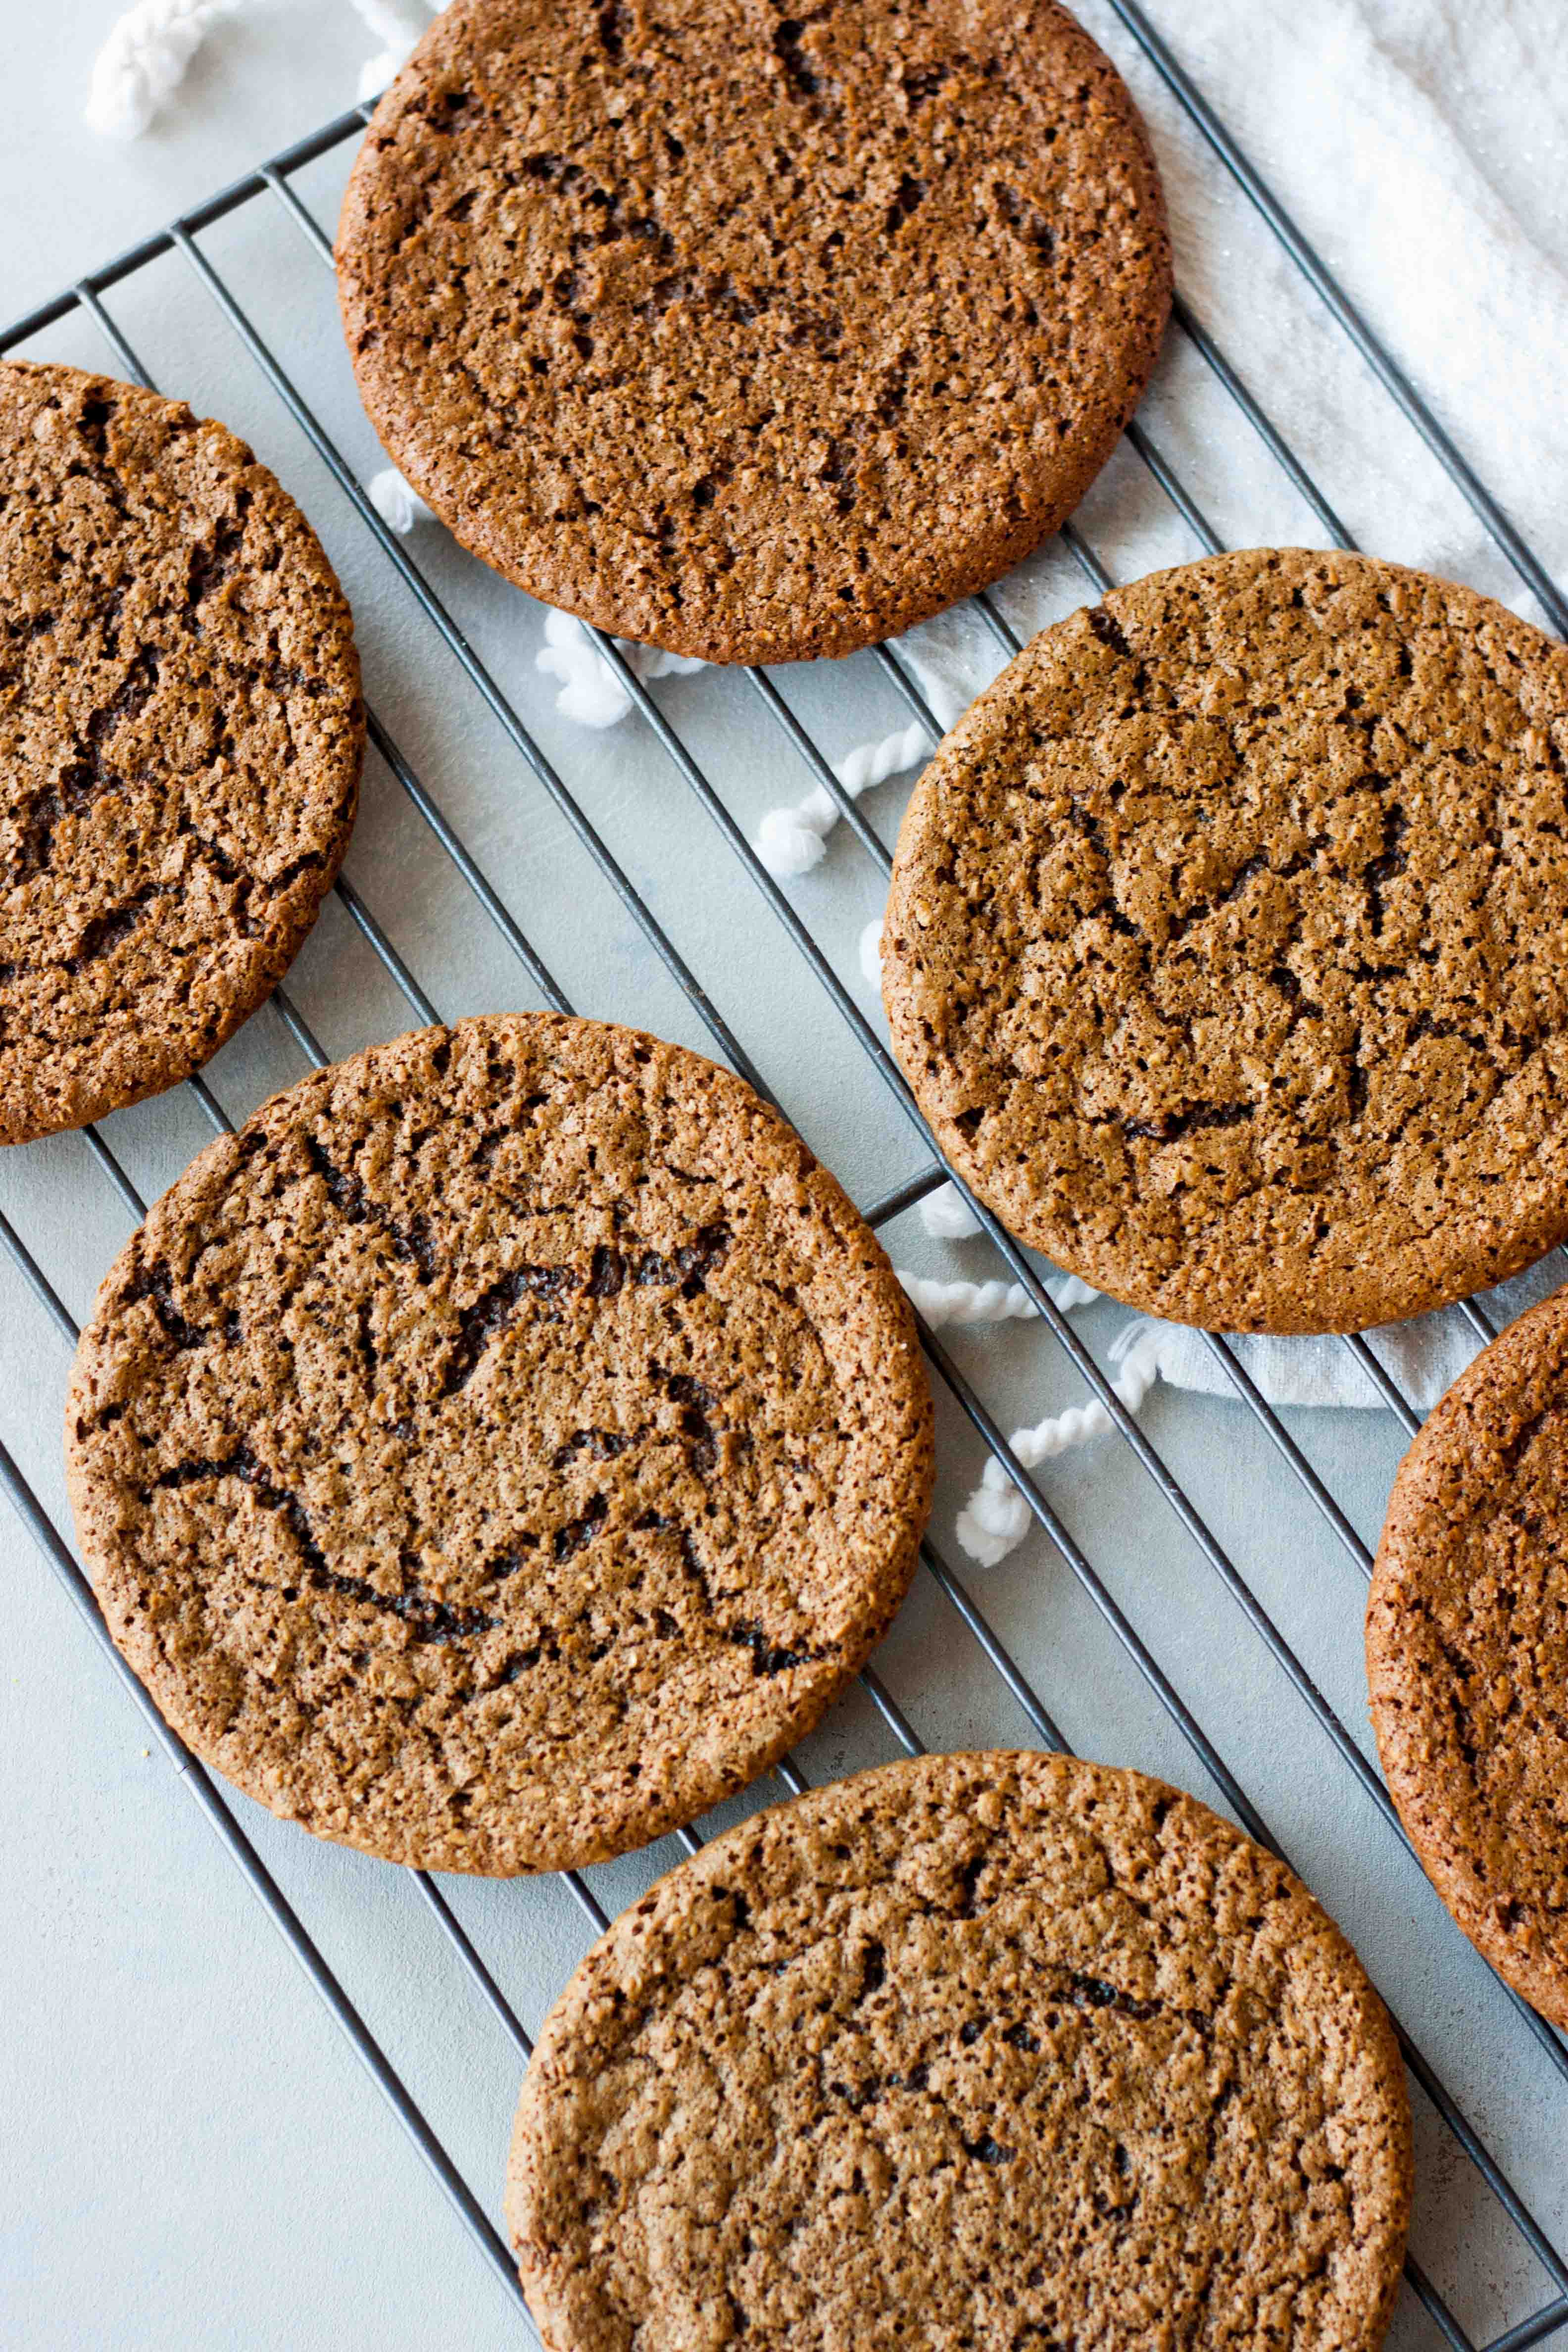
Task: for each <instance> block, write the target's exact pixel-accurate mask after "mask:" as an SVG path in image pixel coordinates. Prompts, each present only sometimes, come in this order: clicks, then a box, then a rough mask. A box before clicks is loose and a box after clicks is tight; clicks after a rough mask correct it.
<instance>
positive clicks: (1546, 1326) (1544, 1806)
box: [1366, 1290, 1568, 2029]
mask: <svg viewBox="0 0 1568 2352" xmlns="http://www.w3.org/2000/svg"><path fill="white" fill-rule="evenodd" d="M1366 1664H1367V1678H1368V1681H1369V1684H1370V1685H1371V1691H1372V1719H1373V1727H1374V1728H1375V1730H1376V1733H1377V1746H1378V1753H1379V1755H1380V1756H1381V1758H1382V1759H1383V1769H1384V1777H1385V1779H1386V1780H1387V1782H1388V1786H1389V1790H1390V1792H1391V1794H1392V1795H1393V1798H1394V1803H1395V1804H1396V1805H1397V1806H1398V1808H1399V1812H1400V1818H1401V1819H1402V1821H1403V1822H1404V1823H1405V1828H1406V1829H1407V1830H1408V1832H1410V1839H1411V1843H1412V1844H1413V1845H1414V1846H1415V1851H1416V1853H1418V1854H1419V1855H1420V1857H1421V1861H1422V1864H1423V1865H1424V1866H1425V1868H1426V1874H1427V1875H1428V1877H1429V1878H1430V1879H1431V1881H1432V1883H1433V1885H1435V1886H1436V1889H1437V1892H1438V1894H1439V1895H1441V1896H1442V1898H1443V1900H1444V1902H1445V1903H1446V1904H1447V1906H1448V1908H1449V1910H1450V1911H1451V1912H1452V1913H1453V1915H1454V1917H1455V1919H1456V1920H1457V1921H1458V1925H1459V1926H1460V1927H1462V1928H1463V1930H1464V1932H1465V1934H1466V1935H1467V1936H1468V1937H1469V1939H1470V1941H1471V1943H1472V1944H1474V1945H1475V1947H1476V1948H1477V1949H1478V1951H1479V1952H1482V1953H1484V1955H1485V1956H1486V1958H1488V1959H1489V1961H1490V1962H1491V1964H1492V1966H1493V1968H1494V1969H1497V1971H1498V1973H1499V1974H1500V1976H1501V1977H1503V1978H1504V1979H1506V1980H1507V1981H1508V1983H1510V1985H1512V1986H1513V1988H1514V1990H1515V1991H1516V1992H1520V1993H1522V1994H1523V1996H1524V1998H1525V2000H1528V2001H1531V2003H1533V2005H1534V2007H1535V2008H1537V2009H1538V2010H1540V2011H1541V2013H1542V2016H1543V2017H1548V2018H1550V2019H1551V2020H1552V2023H1553V2024H1554V2025H1558V2026H1562V2027H1563V2028H1565V2029H1568V1290H1560V1291H1558V1292H1557V1293H1556V1294H1555V1296H1554V1297H1551V1298H1548V1299H1546V1300H1545V1301H1544V1302H1543V1303H1542V1305H1541V1306H1540V1307H1532V1308H1531V1311H1530V1313H1529V1314H1528V1315H1521V1317H1520V1318H1519V1320H1518V1322H1517V1323H1512V1324H1510V1326H1509V1328H1508V1329H1507V1330H1506V1331H1504V1332H1503V1334H1502V1336H1501V1337H1500V1339H1494V1340H1493V1342H1492V1344H1491V1346H1490V1347H1489V1348H1486V1349H1483V1350H1482V1352H1481V1354H1480V1355H1479V1356H1478V1357H1477V1359H1476V1360H1475V1362H1474V1363H1473V1364H1471V1365H1470V1367H1469V1369H1468V1370H1467V1371H1465V1372H1462V1373H1461V1374H1460V1376H1459V1378H1458V1380H1457V1381H1455V1383H1454V1385H1453V1387H1452V1388H1451V1389H1450V1390H1449V1391H1448V1392H1447V1395H1446V1396H1445V1397H1444V1398H1443V1400H1442V1402H1441V1403H1440V1404H1439V1405H1438V1406H1437V1407H1436V1410H1435V1411H1434V1412H1432V1413H1431V1414H1430V1415H1429V1416H1428V1418H1427V1420H1426V1423H1425V1424H1424V1426H1423V1427H1422V1429H1421V1432H1420V1433H1419V1435H1418V1436H1417V1437H1416V1440H1415V1444H1413V1445H1412V1447H1411V1449H1410V1451H1409V1453H1408V1454H1406V1455H1405V1460H1404V1461H1403V1463H1402V1464H1401V1465H1400V1468H1399V1475H1398V1476H1397V1477H1396V1478H1395V1479H1394V1492H1393V1494H1392V1495H1391V1496H1390V1497H1389V1504H1388V1517H1387V1521H1386V1524H1385V1525H1384V1530H1383V1540H1382V1542H1381V1543H1380V1544H1379V1546H1378V1550H1377V1568H1376V1572H1375V1574H1374V1575H1373V1585H1372V1599H1371V1601H1370V1603H1369V1604H1368V1608H1367V1618H1366Z"/></svg>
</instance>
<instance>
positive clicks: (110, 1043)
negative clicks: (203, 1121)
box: [0, 363, 364, 1143]
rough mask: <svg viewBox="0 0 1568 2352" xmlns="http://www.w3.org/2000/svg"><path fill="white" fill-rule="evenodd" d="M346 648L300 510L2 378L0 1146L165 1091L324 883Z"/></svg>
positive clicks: (337, 598) (218, 440) (169, 426)
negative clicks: (163, 1088) (164, 1088)
mask: <svg viewBox="0 0 1568 2352" xmlns="http://www.w3.org/2000/svg"><path fill="white" fill-rule="evenodd" d="M359 682H360V681H359V661H358V657H357V656H356V655H355V652H354V645H353V624H352V622H351V620H350V617H349V610H348V606H347V605H346V604H344V602H343V599H342V593H340V591H339V588H338V584H337V582H336V580H335V579H334V578H333V576H332V572H331V566H330V565H329V563H328V562H327V559H326V557H325V556H324V555H323V554H322V552H321V547H320V545H319V543H318V541H317V540H316V536H315V533H314V532H313V531H312V530H311V529H310V525H309V523H307V522H306V520H305V519H304V517H303V515H301V514H300V510H299V509H298V507H296V506H295V504H294V502H293V500H292V499H290V498H289V497H288V496H287V494H286V493H285V492H284V491H283V490H281V489H280V488H279V486H278V484H277V482H276V481H275V480H274V479H273V478H272V476H271V475H270V474H269V473H268V470H267V468H266V467H264V466H259V465H258V464H257V462H256V459H255V458H254V457H252V455H251V453H250V451H249V450H248V449H247V447H246V446H245V445H244V444H243V442H240V441H237V440H236V438H235V436H234V435H233V434H232V433H230V432H228V431H227V430H226V428H225V427H224V426H223V425H214V424H204V423H202V422H201V421H199V420H198V419H197V418H196V417H195V416H193V415H192V414H191V412H190V410H189V409H188V408H186V407H184V406H183V405H182V404H180V403H178V402H176V401H168V400H161V399H159V398H158V397H157V396H156V395H155V394H153V393H150V392H144V391H142V390H140V389H138V387H137V386H135V385H133V384H127V383H115V382H114V381H113V380H112V379H111V378H110V377H108V376H100V375H84V374H80V373H78V371H77V370H76V369H74V368H63V367H28V366H22V365H18V364H14V363H12V364H5V365H0V1142H3V1143H20V1142H26V1141H27V1140H28V1139H31V1138H33V1137H36V1136H40V1135H47V1134H48V1133H50V1132H52V1131H53V1130H54V1129H58V1128H62V1127H79V1126H81V1125H82V1124H83V1123H84V1122H85V1121H86V1120H88V1119H91V1118H98V1117H100V1115H101V1114H102V1113H103V1112H105V1111H110V1110H114V1109H116V1108H120V1107H121V1105H123V1104H126V1103H132V1102H136V1101H139V1100H140V1099H141V1097H142V1096H144V1095H149V1094H155V1093H157V1092H158V1091H159V1089H160V1088H162V1087H169V1086H173V1085H174V1084H175V1082H176V1081H177V1080H179V1079H181V1078H184V1077H188V1076H189V1075H190V1073H191V1072H192V1071H193V1070H195V1069H197V1068H199V1067H200V1066H201V1064H202V1063H204V1062H205V1061H206V1060H207V1059H208V1057H209V1056H210V1055H212V1054H214V1053H216V1050H217V1048H218V1046H219V1045H222V1044H223V1042H224V1040H225V1038H226V1037H227V1036H229V1035H230V1034H232V1032H233V1031H234V1030H235V1029H237V1027H238V1025H239V1024H240V1023H241V1022H242V1021H243V1020H244V1019H245V1017H246V1015H247V1013H250V1012H252V1011H253V1010H254V1008H255V1007H256V1006H257V1005H258V1003H260V1002H261V1000H262V998H263V997H264V996H266V995H267V994H268V992H269V990H271V989H272V988H273V987H274V986H275V985H276V983H277V982H278V981H279V980H280V979H281V977H282V975H283V973H284V972H285V971H287V970H288V968H289V961H290V960H291V959H292V957H293V955H294V953H295V951H296V950H297V949H298V947H299V945H300V940H302V939H303V938H304V936H305V934H306V932H307V931H308V930H309V929H310V925H311V923H312V922H313V921H314V920H315V917H316V910H317V908H318V907H319V906H320V904H321V899H322V898H323V896H324V895H325V893H326V891H327V890H328V889H329V888H330V887H331V882H332V878H333V877H334V875H335V874H336V873H337V870H338V866H339V864H340V863H341V861H342V854H343V850H344V847H345V845H346V844H347V841H348V835H349V828H350V826H351V825H352V824H353V816H354V808H355V804H356V802H357V799H358V793H359V774H360V759H361V754H362V751H363V741H364V718H363V711H362V709H361V707H360V699H359Z"/></svg>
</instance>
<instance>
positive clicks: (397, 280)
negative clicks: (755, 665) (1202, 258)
mask: <svg viewBox="0 0 1568 2352" xmlns="http://www.w3.org/2000/svg"><path fill="white" fill-rule="evenodd" d="M338 273H339V282H340V288H341V291H342V310H343V320H344V327H345V331H346V333H347V337H348V343H349V350H350V353H351V355H352V357H353V365H354V370H355V373H356V374H357V376H358V379H359V386H360V392H361V394H362V396H363V400H364V404H365V406H366V408H367V409H368V410H369V412H370V417H371V421H372V423H373V424H374V426H375V428H376V431H377V432H378V433H379V434H380V436H381V438H382V440H383V441H384V444H385V446H386V447H387V449H388V450H389V452H390V453H391V455H392V457H394V458H395V460H396V463H397V464H398V465H399V466H400V467H402V469H403V471H404V473H405V474H406V476H407V477H408V478H409V480H410V481H411V482H412V483H413V484H414V485H415V487H416V488H417V489H418V490H419V491H420V492H421V494H422V495H423V496H424V497H425V498H426V499H428V500H429V502H430V504H431V505H432V506H433V507H434V508H435V509H436V511H437V514H438V515H440V517H441V518H442V520H444V521H445V522H446V523H447V525H448V526H449V527H450V529H451V530H453V531H454V532H455V533H456V535H457V536H458V539H459V540H461V541H462V542H463V544H464V545H465V546H466V547H468V548H470V549H471V550H472V551H473V552H474V553H475V554H476V555H479V556H480V557H482V558H483V560H484V561H485V562H487V563H489V564H492V565H493V566H494V567H495V569H496V570H497V571H498V572H504V573H505V574H506V576H507V577H508V578H509V579H510V580H513V581H515V582H516V583H518V585H519V586H520V587H522V588H526V589H527V590H528V591H529V592H530V593H531V594H532V595H535V596H539V597H542V598H543V599H544V600H545V602H546V603H548V604H555V605H559V606H561V607H563V608H564V609H565V610H566V611H568V612H573V613H578V614H582V615H583V616H584V618H585V619H587V620H590V621H594V622H597V623H598V624H600V625H602V626H603V627H605V628H608V629H614V630H618V631H620V632H622V633H624V634H625V635H629V636H633V637H638V638H642V639H645V640H647V642H649V643H651V644H654V645H658V646H666V647H668V649H669V650H671V651H672V652H675V653H679V654H695V655H700V656H702V657H703V658H704V659H706V660H709V661H742V660H745V661H783V660H791V659H795V658H798V657H801V656H806V655H814V654H843V653H848V652H851V651H852V650H853V649H854V648H855V647H856V646H864V645H867V644H868V643H870V642H871V641H872V640H874V639H876V638H879V637H884V636H887V635H889V634H891V633H892V632H893V631H895V630H898V629H903V628H906V627H907V626H908V625H910V623H911V622H913V621H918V620H920V619H921V618H922V617H924V616H925V615H926V614H931V613H933V612H935V611H936V610H937V609H938V607H939V606H941V605H943V604H950V603H951V602H952V600H953V599H954V598H956V597H960V596H963V595H966V594H968V593H970V591H971V590H973V589H976V588H981V587H984V585H985V584H986V583H987V582H988V581H992V580H994V579H995V578H997V576H998V575H999V574H1000V573H1001V572H1005V571H1006V570H1007V568H1008V567H1009V565H1011V564H1013V563H1015V562H1017V560H1018V559H1019V557H1020V556H1023V555H1025V554H1026V553H1027V552H1028V551H1029V550H1030V549H1031V548H1032V547H1035V546H1036V545H1037V544H1038V542H1039V541H1041V540H1042V539H1044V538H1045V537H1046V536H1047V533H1049V532H1050V531H1052V530H1055V529H1056V528H1057V526H1058V523H1060V522H1061V521H1062V520H1064V518H1065V517H1066V516H1067V515H1068V514H1069V513H1070V512H1071V510H1072V509H1073V507H1074V506H1075V505H1076V504H1077V502H1078V500H1079V498H1081V496H1082V495H1083V492H1084V491H1085V489H1086V488H1088V486H1089V483H1090V481H1092V479H1093V478H1094V476H1095V475H1096V473H1098V471H1099V470H1100V467H1101V466H1102V465H1103V464H1104V462H1105V460H1106V458H1107V457H1109V455H1110V451H1111V449H1112V447H1113V446H1114V445H1115V442H1116V440H1117V437H1118V436H1119V435H1120V433H1121V428H1122V426H1123V425H1124V424H1125V423H1126V421H1127V419H1128V417H1129V416H1130V415H1131V413H1132V410H1133V408H1134V407H1135V405H1136V404H1137V401H1138V397H1139V394H1140V393H1141V392H1142V388H1143V385H1144V383H1145V382H1146V381H1147V379H1148V375H1149V373H1150V370H1151V368H1152V365H1153V362H1154V357H1155V353H1156V352H1157V350H1158V348H1159V342H1160V337H1161V333H1162V331H1163V327H1164V323H1165V318H1166V314H1167V311H1168V310H1169V308H1170V299H1171V260H1170V245H1169V239H1168V237H1167V235H1166V230H1165V218H1164V207H1163V202H1162V198H1161V194H1160V186H1159V181H1158V179H1157V176H1156V174H1155V170H1154V164H1153V159H1152V155H1151V152H1150V149H1149V142H1148V140H1147V137H1146V135H1145V133H1144V131H1143V127H1142V123H1141V122H1140V121H1139V119H1138V116H1137V113H1136V111H1135V110H1134V108H1133V106H1132V103H1131V100H1130V99H1129V97H1128V95H1127V92H1126V90H1125V89H1124V88H1123V87H1122V84H1121V79H1120V78H1119V76H1118V75H1117V73H1116V71H1115V69H1114V68H1113V67H1112V66H1111V65H1110V62H1109V60H1108V59H1107V58H1105V57H1103V56H1102V55H1101V53H1100V50H1099V49H1098V48H1097V47H1095V45H1094V43H1093V42H1092V41H1091V40H1090V39H1089V36H1088V35H1087V34H1086V33H1085V32H1084V31H1083V30H1082V28H1081V26H1079V25H1078V24H1077V23H1075V21H1074V20H1073V18H1072V17H1071V16H1068V13H1067V11H1066V10H1065V9H1063V8H1060V7H1058V6H1057V5H1054V0H1027V5H1025V6H1022V7H1013V6H1003V5H999V0H980V5H963V6H961V5H958V0H936V5H933V6H931V7H928V8H924V9H921V11H920V12H918V13H917V14H903V13H900V11H899V10H898V9H896V8H890V7H889V5H887V0H841V5H837V6H836V7H834V8H833V9H832V10H826V9H817V10H816V11H815V12H809V13H805V14H803V15H802V16H801V17H799V18H798V19H796V18H793V17H781V16H778V15H777V14H776V13H774V12H773V10H771V9H767V8H763V7H759V6H758V5H755V0H681V5H679V7H676V8H666V9H663V10H654V9H651V8H649V7H647V6H646V5H643V0H614V4H613V5H611V6H609V7H607V8H600V9H590V10H587V11H585V12H584V13H582V14H581V15H577V16H569V17H563V16H562V14H561V12H560V10H559V9H556V8H552V7H550V6H548V5H545V0H456V5H453V6H451V7H449V8H447V10H446V11H445V12H444V13H443V15H442V16H440V17H439V18H438V19H437V22H436V24H435V25H433V26H431V28H430V30H429V32H428V33H426V36H425V37H424V39H423V40H422V41H421V42H420V44H419V47H417V48H416V51H415V52H414V55H413V57H412V58H410V59H409V61H408V63H407V65H406V66H405V68H404V69H403V71H402V72H401V73H400V74H399V75H398V77H397V79H396V80H395V82H394V83H393V85H392V88H391V89H390V90H389V91H388V92H387V94H386V96H385V97H384V99H383V100H382V102H381V105H380V107H379V108H378V109H377V111H376V115H375V119H374V121H373V123H372V124H371V127H370V131H369V132H368V134H367V136H366V139H365V142H364V146H363V151H362V152H361V154H360V157H359V160H358V163H356V165H355V167H354V173H353V178H352V180H351V181H350V184H349V188H348V194H347V196H346V198H345V201H344V205H343V214H342V224H341V226H340V230H339V235H338Z"/></svg>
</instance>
